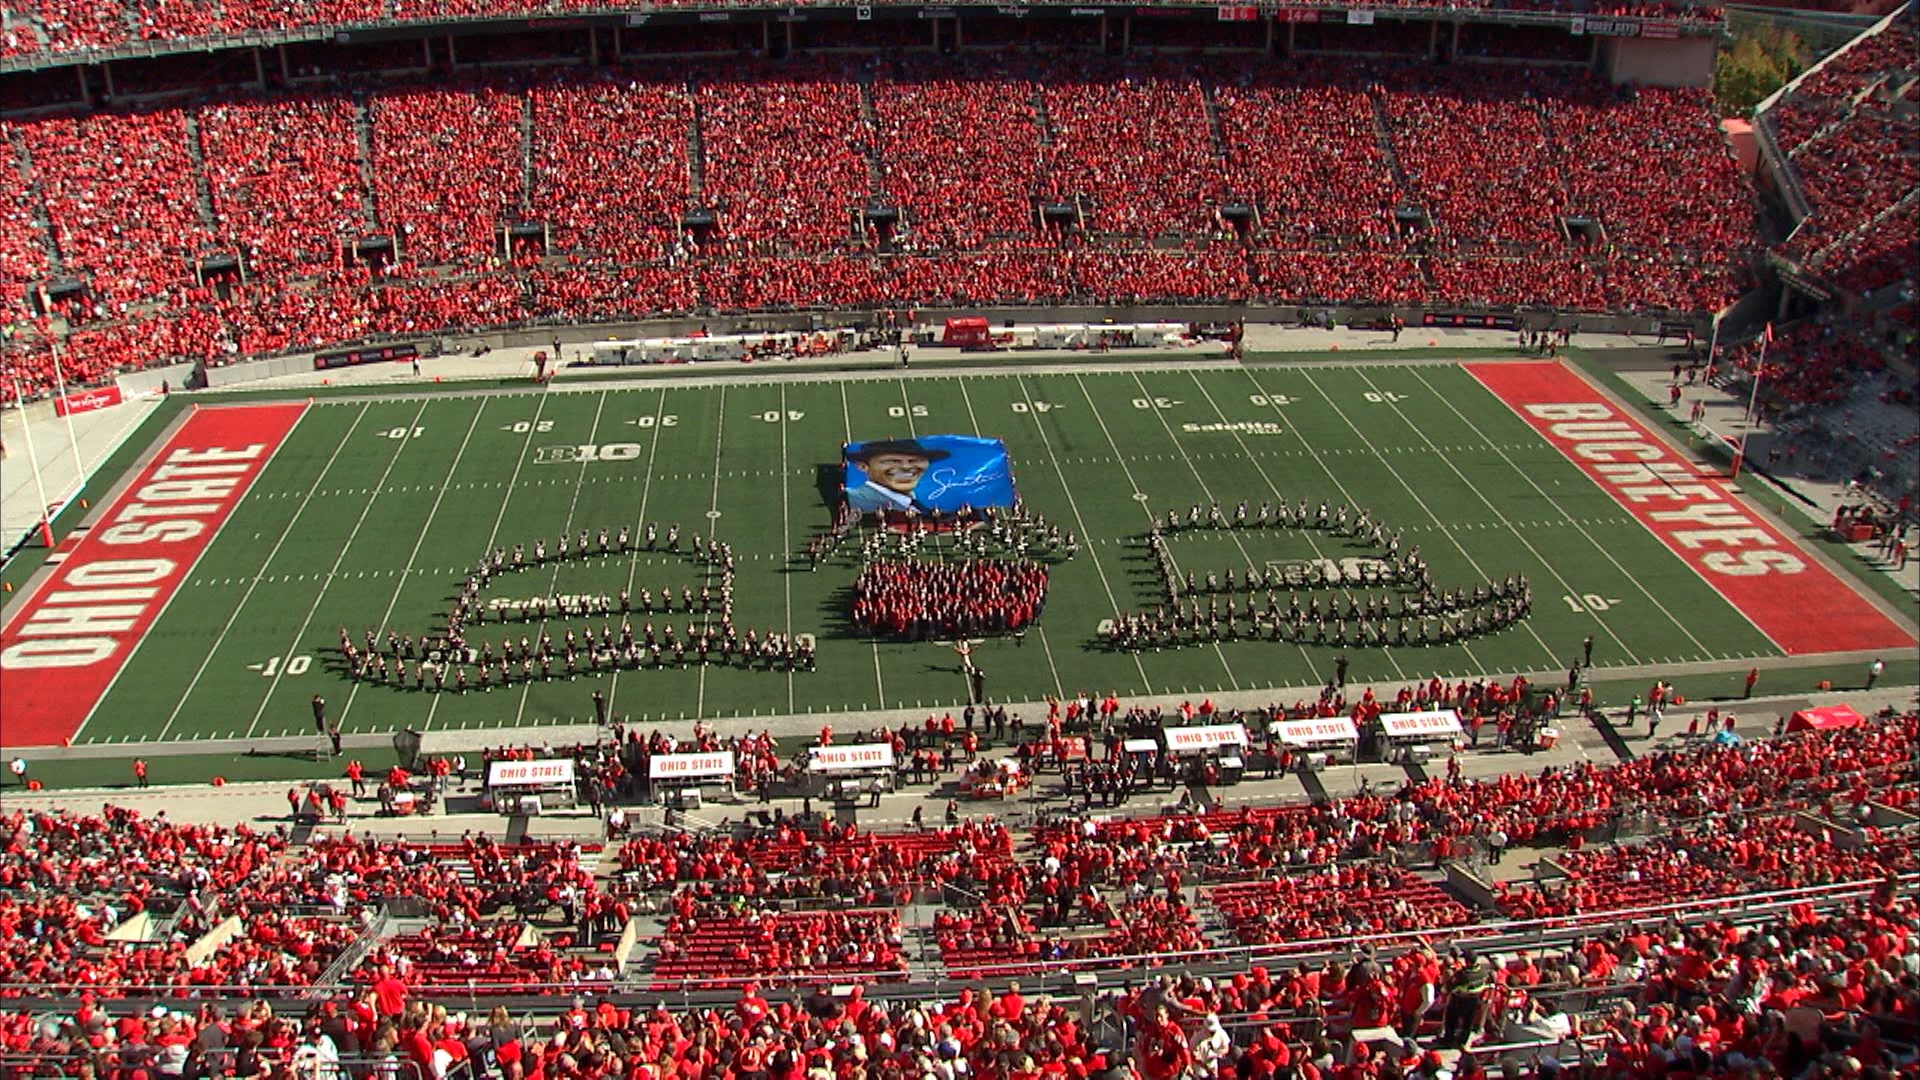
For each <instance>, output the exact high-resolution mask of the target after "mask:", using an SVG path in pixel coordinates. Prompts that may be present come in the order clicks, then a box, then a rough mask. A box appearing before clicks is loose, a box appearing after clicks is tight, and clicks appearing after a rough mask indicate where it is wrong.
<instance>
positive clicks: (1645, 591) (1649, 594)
mask: <svg viewBox="0 0 1920 1080" xmlns="http://www.w3.org/2000/svg"><path fill="white" fill-rule="evenodd" d="M1414 377H1415V378H1417V379H1419V380H1420V382H1421V384H1422V385H1424V386H1426V387H1427V389H1428V390H1429V391H1432V390H1433V384H1432V383H1429V382H1427V379H1426V376H1425V375H1422V374H1420V373H1419V372H1415V373H1414ZM1474 382H1475V385H1478V386H1479V387H1480V388H1481V389H1482V390H1483V391H1485V392H1487V393H1489V394H1490V393H1491V391H1488V390H1487V389H1486V384H1484V383H1481V382H1480V381H1479V380H1478V379H1475V380H1474ZM1434 396H1435V397H1436V398H1438V399H1439V401H1440V403H1441V404H1442V405H1445V406H1446V407H1447V409H1448V410H1449V411H1451V412H1452V413H1453V415H1455V416H1457V417H1459V418H1460V422H1461V423H1463V424H1465V425H1466V426H1467V427H1468V429H1470V430H1471V431H1472V432H1473V433H1474V434H1475V435H1478V436H1480V437H1481V438H1482V439H1486V433H1485V432H1483V431H1481V430H1480V426H1479V425H1478V424H1475V423H1474V422H1473V421H1472V420H1469V419H1467V415H1466V414H1465V413H1463V412H1461V411H1460V410H1459V408H1458V407H1456V406H1455V405H1454V404H1453V402H1451V401H1449V400H1447V398H1445V397H1444V396H1442V395H1439V394H1437V393H1436V394H1435V395H1434ZM1397 407H1398V406H1396V408H1397ZM1488 441H1489V442H1491V440H1488ZM1496 449H1497V448H1496ZM1498 452H1499V454H1500V459H1501V460H1502V461H1504V462H1506V463H1507V467H1508V468H1510V469H1512V470H1513V471H1514V472H1515V473H1517V474H1519V476H1520V478H1521V479H1523V480H1525V481H1526V482H1527V486H1528V487H1531V488H1532V489H1533V490H1534V492H1535V493H1536V494H1538V495H1539V496H1540V497H1541V498H1543V499H1545V500H1547V504H1548V505H1549V506H1552V507H1553V508H1554V509H1555V510H1562V507H1561V505H1560V502H1559V500H1557V499H1555V498H1554V497H1553V496H1552V495H1549V494H1547V490H1546V489H1545V488H1543V487H1541V486H1540V484H1539V482H1538V481H1537V480H1535V479H1534V478H1533V474H1532V473H1529V472H1527V471H1526V470H1525V469H1522V468H1521V467H1520V466H1519V465H1517V464H1515V463H1514V460H1513V458H1511V457H1509V456H1508V455H1507V453H1506V452H1505V451H1498ZM1449 464H1451V462H1449ZM1455 471H1456V472H1458V470H1457V469H1456V470H1455ZM1478 490H1479V489H1478V488H1476V489H1475V491H1476V493H1477V492H1478ZM1482 499H1483V500H1484V499H1485V496H1482ZM1563 512H1564V511H1563ZM1516 535H1517V534H1516ZM1580 535H1582V536H1584V537H1586V538H1587V542H1588V543H1590V544H1592V545H1593V546H1594V548H1595V549H1596V550H1597V551H1599V552H1600V554H1601V555H1602V556H1604V557H1605V558H1606V560H1607V561H1608V562H1610V563H1612V564H1613V568H1614V569H1615V570H1617V571H1619V572H1620V576H1622V577H1624V578H1626V579H1627V580H1628V581H1630V582H1632V583H1633V587H1634V588H1636V589H1638V590H1640V595H1642V596H1644V597H1646V598H1647V600H1648V601H1650V602H1651V603H1652V604H1653V606H1654V607H1655V608H1658V609H1659V611H1660V613H1661V614H1662V615H1665V616H1666V617H1667V621H1669V622H1671V623H1673V625H1674V626H1676V627H1679V629H1680V632H1681V633H1682V634H1685V635H1686V637H1687V640H1688V641H1691V642H1693V647H1694V648H1695V649H1696V650H1698V651H1700V652H1706V651H1708V650H1707V647H1706V646H1705V645H1704V644H1702V643H1701V641H1700V639H1699V638H1697V637H1695V636H1694V635H1693V631H1692V630H1690V629H1688V627H1687V626H1686V624H1685V623H1682V622H1681V621H1680V620H1679V618H1677V617H1676V616H1675V615H1674V614H1673V612H1671V611H1669V610H1667V606H1666V605H1665V604H1662V603H1661V602H1660V598H1659V597H1657V596H1655V595H1654V594H1653V590H1651V589H1649V588H1647V586H1646V584H1645V583H1644V582H1642V581H1641V580H1640V578H1639V577H1638V576H1636V575H1634V574H1630V573H1628V572H1627V568H1626V567H1624V566H1622V565H1620V560H1619V559H1616V558H1614V556H1613V552H1611V551H1609V550H1608V549H1607V546H1606V545H1605V544H1602V543H1601V542H1600V541H1599V540H1598V539H1596V538H1595V537H1594V535H1593V534H1592V533H1590V532H1588V531H1587V530H1586V529H1584V528H1583V529H1581V530H1580ZM1522 542H1523V543H1524V542H1525V540H1524V538H1523V540H1522ZM1554 576H1555V577H1559V574H1557V573H1556V574H1555V575H1554ZM1561 584H1563V585H1564V584H1566V581H1565V579H1564V578H1562V579H1561ZM1567 591H1569V592H1572V591H1574V590H1573V589H1572V588H1571V587H1569V588H1568V590H1567ZM1589 614H1592V615H1593V617H1594V621H1596V622H1598V623H1600V625H1601V626H1603V627H1606V626H1607V624H1606V621H1605V620H1604V619H1601V618H1600V616H1599V614H1598V613H1594V612H1589ZM1607 634H1608V636H1609V637H1612V638H1613V639H1614V640H1615V641H1619V635H1617V634H1615V633H1614V632H1613V629H1612V628H1611V627H1607ZM1621 648H1623V649H1625V648H1626V646H1624V645H1622V646H1621ZM1628 655H1632V652H1631V650H1629V651H1628Z"/></svg>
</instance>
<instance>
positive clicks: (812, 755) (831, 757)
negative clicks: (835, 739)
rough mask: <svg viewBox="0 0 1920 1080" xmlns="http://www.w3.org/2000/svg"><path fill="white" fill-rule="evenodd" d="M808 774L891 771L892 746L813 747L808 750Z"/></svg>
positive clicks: (871, 744)
mask: <svg viewBox="0 0 1920 1080" xmlns="http://www.w3.org/2000/svg"><path fill="white" fill-rule="evenodd" d="M807 753H808V754H809V757H808V760H807V771H808V772H852V771H854V770H857V769H891V768H893V765H894V760H893V744H891V743H864V744H861V745H858V746H815V747H812V748H810V749H809V750H808V751H807Z"/></svg>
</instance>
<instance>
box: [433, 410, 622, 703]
mask: <svg viewBox="0 0 1920 1080" xmlns="http://www.w3.org/2000/svg"><path fill="white" fill-rule="evenodd" d="M514 396H515V397H518V396H519V395H517V394H516V395H514ZM546 408H547V396H546V395H545V394H541V395H540V402H539V404H537V405H535V406H534V407H533V422H532V423H530V424H528V425H527V440H526V441H525V442H523V443H521V444H520V456H519V457H518V458H517V459H515V461H514V463H513V475H512V476H509V477H507V490H506V492H505V494H503V495H501V496H500V512H499V513H498V514H495V515H494V516H493V529H492V530H491V531H489V532H488V533H487V541H486V543H484V544H482V545H481V546H480V550H481V551H482V552H485V553H487V554H492V552H493V545H494V543H495V541H497V540H498V539H499V538H500V523H501V522H503V521H505V520H506V519H507V503H508V502H509V501H510V500H511V499H512V498H513V492H514V485H516V484H517V483H519V480H520V470H521V469H523V468H525V467H526V464H527V451H528V450H531V449H532V448H533V436H534V433H535V432H536V431H537V430H538V429H539V427H540V414H541V413H543V412H545V411H546ZM581 467H582V468H585V467H586V466H585V465H584V464H583V465H582V466H581ZM476 625H477V624H476ZM441 693H442V692H440V691H436V692H435V693H434V695H433V698H432V699H431V700H430V701H428V702H427V718H426V719H425V720H424V721H422V722H421V725H420V730H421V731H423V732H425V731H431V730H432V729H433V717H434V714H435V713H437V712H439V711H440V697H441Z"/></svg>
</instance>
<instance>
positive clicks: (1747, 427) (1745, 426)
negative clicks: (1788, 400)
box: [1729, 338, 1767, 480]
mask: <svg viewBox="0 0 1920 1080" xmlns="http://www.w3.org/2000/svg"><path fill="white" fill-rule="evenodd" d="M1766 369H1767V341H1766V339H1765V338H1761V339H1760V359H1759V360H1758V361H1755V363H1754V365H1753V393H1751V394H1749V395H1747V416H1746V420H1745V422H1744V423H1742V424H1741V426H1740V448H1739V449H1738V450H1736V451H1734V454H1733V475H1732V476H1731V477H1729V479H1732V480H1738V479H1740V466H1741V465H1742V464H1743V463H1744V462H1745V461H1746V459H1747V436H1748V435H1750V434H1751V433H1752V432H1753V413H1754V410H1755V409H1756V408H1757V407H1758V406H1759V404H1760V374H1761V372H1763V371H1765V370H1766Z"/></svg>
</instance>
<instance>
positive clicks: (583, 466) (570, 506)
mask: <svg viewBox="0 0 1920 1080" xmlns="http://www.w3.org/2000/svg"><path fill="white" fill-rule="evenodd" d="M605 411H607V390H601V394H599V404H595V405H593V423H591V425H589V427H588V442H599V419H601V413H605ZM586 479H588V463H586V461H580V477H578V480H576V482H574V498H572V500H568V503H566V532H563V534H561V536H566V534H570V532H572V530H574V513H576V511H578V509H580V488H584V486H586ZM492 548H493V542H492V540H488V550H492ZM559 586H561V561H559V559H555V561H553V575H549V577H547V596H553V592H555V590H559ZM540 630H541V632H545V630H547V621H545V619H541V621H540ZM532 692H534V680H530V678H528V680H522V682H520V705H518V707H516V709H515V711H513V726H520V721H522V719H524V717H526V698H528V696H530V694H532Z"/></svg>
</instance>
